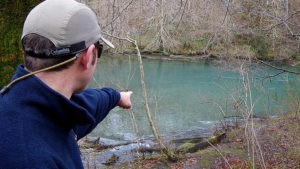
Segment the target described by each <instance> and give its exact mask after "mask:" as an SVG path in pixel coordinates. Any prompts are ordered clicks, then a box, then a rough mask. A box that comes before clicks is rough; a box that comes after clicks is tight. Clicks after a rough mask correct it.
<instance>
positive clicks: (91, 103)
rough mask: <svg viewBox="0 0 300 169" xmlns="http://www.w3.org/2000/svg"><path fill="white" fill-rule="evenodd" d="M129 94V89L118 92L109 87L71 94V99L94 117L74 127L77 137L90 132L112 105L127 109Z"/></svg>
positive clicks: (130, 93) (128, 106)
mask: <svg viewBox="0 0 300 169" xmlns="http://www.w3.org/2000/svg"><path fill="white" fill-rule="evenodd" d="M131 95H132V92H131V91H129V92H121V93H119V92H117V91H115V90H113V89H111V88H103V89H87V90H85V91H84V92H82V93H81V94H77V95H74V96H72V100H73V101H75V102H76V103H78V104H79V105H80V106H82V107H84V108H85V109H86V110H87V111H88V112H89V113H90V114H91V115H92V116H93V117H94V118H95V122H94V123H93V124H88V125H78V126H75V127H74V132H75V133H76V135H77V138H78V139H80V138H82V137H84V136H85V135H87V134H88V133H90V132H91V131H92V130H93V129H94V128H95V127H96V126H97V125H98V123H100V122H101V121H102V120H103V119H104V118H105V117H106V116H107V114H108V113H109V111H110V110H111V109H113V108H114V107H116V106H119V107H122V108H124V109H129V108H130V107H131V100H130V98H131Z"/></svg>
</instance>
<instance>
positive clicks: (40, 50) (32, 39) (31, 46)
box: [22, 33, 75, 71]
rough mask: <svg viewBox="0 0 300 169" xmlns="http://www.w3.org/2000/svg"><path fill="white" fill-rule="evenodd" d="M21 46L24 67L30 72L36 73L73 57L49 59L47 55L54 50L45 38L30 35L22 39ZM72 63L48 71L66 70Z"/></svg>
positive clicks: (53, 46) (52, 45)
mask: <svg viewBox="0 0 300 169" xmlns="http://www.w3.org/2000/svg"><path fill="white" fill-rule="evenodd" d="M22 45H23V49H24V51H25V52H24V53H25V54H24V57H25V61H24V65H25V67H26V68H27V69H28V70H30V71H37V70H41V69H44V68H47V67H49V66H53V65H56V64H58V63H61V62H63V61H66V60H68V59H70V58H72V57H74V56H75V55H67V56H64V57H57V58H49V57H47V55H48V54H49V53H50V51H51V49H53V48H55V45H54V44H53V43H52V42H51V41H50V40H49V39H47V38H45V37H43V36H40V35H37V34H34V33H31V34H28V35H26V36H24V37H23V39H22ZM30 53H33V54H34V55H39V57H35V56H30ZM73 63H74V61H72V62H69V63H66V64H64V65H61V66H59V67H57V68H54V69H51V70H49V71H60V70H63V69H66V68H68V67H69V66H71V65H72V64H73Z"/></svg>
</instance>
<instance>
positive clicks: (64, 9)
mask: <svg viewBox="0 0 300 169" xmlns="http://www.w3.org/2000/svg"><path fill="white" fill-rule="evenodd" d="M32 33H34V34H38V35H40V36H43V37H46V38H48V39H49V40H51V41H52V42H53V43H54V45H55V46H56V49H53V51H52V52H51V55H53V56H60V55H68V54H75V53H78V52H80V51H83V50H85V49H87V48H88V47H89V46H90V45H92V44H94V43H96V42H97V41H99V40H102V41H103V42H104V43H105V44H106V45H108V46H109V47H111V48H114V45H113V44H112V43H111V42H109V41H108V40H106V39H105V38H103V37H102V35H101V30H100V26H99V24H98V21H97V17H96V15H95V13H94V12H93V11H92V10H91V9H90V8H89V7H87V6H86V5H84V4H81V3H79V2H76V1H75V0H45V1H44V2H42V3H40V4H39V5H37V6H36V7H35V8H33V9H32V10H31V11H30V13H29V14H28V16H27V18H26V20H25V23H24V27H23V33H22V37H21V39H23V37H24V36H26V35H28V34H32Z"/></svg>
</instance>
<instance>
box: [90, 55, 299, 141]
mask: <svg viewBox="0 0 300 169" xmlns="http://www.w3.org/2000/svg"><path fill="white" fill-rule="evenodd" d="M133 57H135V56H127V55H124V56H118V57H108V56H103V57H102V58H101V59H100V61H99V62H98V65H97V69H96V71H95V74H94V78H93V79H92V81H91V82H90V84H89V87H91V88H98V87H104V86H109V87H112V88H115V89H117V90H127V89H128V90H132V91H133V93H134V94H133V97H132V102H133V111H134V115H135V118H136V121H137V125H138V128H139V132H140V135H141V136H142V137H143V138H152V135H151V130H150V128H149V125H148V121H147V116H146V113H145V108H144V100H143V97H142V90H141V82H140V72H139V65H138V62H137V60H136V59H133ZM143 63H144V71H145V82H146V87H147V94H148V99H149V105H150V110H151V113H152V117H153V119H154V123H155V125H156V126H157V129H158V131H159V133H160V134H161V135H162V136H174V135H180V134H181V133H189V132H191V131H201V129H203V128H209V127H211V126H212V125H214V124H216V123H217V122H218V121H219V120H223V119H224V118H223V117H224V114H225V115H226V116H232V115H237V116H241V115H242V114H243V112H244V111H245V106H244V105H242V104H239V103H241V102H242V101H243V100H244V99H245V98H247V99H248V105H249V106H250V104H251V102H250V95H249V94H250V93H249V92H248V96H247V97H246V95H245V92H244V87H243V83H242V82H243V78H242V76H241V75H240V71H239V66H240V65H239V64H238V65H235V66H225V64H224V63H223V64H220V63H213V62H207V61H202V62H200V63H190V62H179V61H161V60H146V59H144V60H143ZM250 69H251V70H252V71H248V75H249V82H250V83H249V84H250V85H249V86H250V89H251V98H252V103H253V104H254V108H253V112H254V114H256V115H259V116H265V115H277V114H278V113H286V112H288V109H287V107H286V106H284V105H286V104H285V103H287V102H289V101H288V97H287V91H292V93H293V94H295V93H297V92H298V94H299V86H298V88H297V85H299V76H298V77H296V76H295V75H291V74H281V75H279V76H276V77H274V78H272V79H263V78H261V77H265V76H267V75H273V74H276V73H278V72H279V71H277V70H270V69H268V68H266V67H264V66H262V65H252V66H251V67H250ZM253 70H255V72H254V71H253ZM298 70H299V69H298ZM297 78H298V79H297ZM90 136H94V137H101V138H107V139H110V140H119V141H120V140H121V141H132V140H134V139H136V132H135V130H134V128H133V123H132V118H131V116H130V112H129V110H122V109H120V108H115V109H114V110H113V111H112V112H111V113H110V114H109V115H108V116H107V118H106V119H105V120H104V121H103V122H101V123H100V124H99V125H98V126H97V128H96V129H95V130H94V131H93V132H92V133H91V134H90Z"/></svg>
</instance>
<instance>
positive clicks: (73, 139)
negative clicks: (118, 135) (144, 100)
mask: <svg viewBox="0 0 300 169" xmlns="http://www.w3.org/2000/svg"><path fill="white" fill-rule="evenodd" d="M21 40H22V44H23V48H24V53H25V63H24V66H23V65H20V66H18V69H17V71H16V74H15V75H14V77H13V81H12V82H11V83H10V84H9V85H8V86H7V87H5V88H4V89H3V90H1V95H0V168H1V169H2V168H5V169H10V168H14V169H18V168H30V169H34V168H49V169H55V168H64V169H72V168H83V165H82V162H81V158H80V151H79V149H78V145H77V140H79V139H80V138H82V137H84V136H86V135H87V134H88V133H89V132H91V131H92V130H93V129H94V128H95V127H96V125H97V124H98V123H99V122H100V121H102V120H103V119H104V118H105V117H106V115H107V114H108V113H109V111H110V110H111V109H113V108H114V107H115V106H120V107H122V108H125V109H127V108H130V107H131V101H130V97H131V94H132V92H121V93H119V92H117V91H115V90H113V89H111V88H103V89H86V90H84V89H85V87H86V85H87V84H88V82H89V81H90V79H91V77H92V76H93V73H94V71H95V68H96V62H97V59H98V58H97V56H98V57H99V56H100V55H101V51H102V45H101V44H100V43H99V40H101V42H102V41H103V42H104V43H106V44H107V45H108V46H110V47H114V46H113V45H112V44H111V43H110V42H109V41H107V40H105V39H104V38H103V37H102V36H101V34H100V27H99V25H98V23H97V18H96V15H95V14H94V12H92V10H91V9H89V8H88V7H86V6H85V5H83V4H80V3H78V2H76V1H73V0H46V1H44V2H42V3H41V4H39V5H38V6H36V7H35V8H34V9H33V10H32V11H31V12H30V13H29V15H28V16H27V18H26V21H25V23H24V27H23V34H22V37H21Z"/></svg>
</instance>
